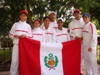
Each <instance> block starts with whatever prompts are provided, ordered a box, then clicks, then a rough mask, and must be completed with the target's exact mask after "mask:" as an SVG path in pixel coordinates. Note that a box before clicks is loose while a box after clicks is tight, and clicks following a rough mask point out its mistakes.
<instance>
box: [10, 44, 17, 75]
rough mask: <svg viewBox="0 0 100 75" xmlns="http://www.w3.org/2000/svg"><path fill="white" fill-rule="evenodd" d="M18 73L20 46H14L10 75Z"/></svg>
mask: <svg viewBox="0 0 100 75" xmlns="http://www.w3.org/2000/svg"><path fill="white" fill-rule="evenodd" d="M17 71H18V44H15V45H14V46H13V50H12V60H11V67H10V75H17Z"/></svg>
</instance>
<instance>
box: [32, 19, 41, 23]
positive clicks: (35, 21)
mask: <svg viewBox="0 0 100 75" xmlns="http://www.w3.org/2000/svg"><path fill="white" fill-rule="evenodd" d="M36 21H38V22H39V23H41V21H40V19H35V20H34V21H33V23H34V22H36Z"/></svg>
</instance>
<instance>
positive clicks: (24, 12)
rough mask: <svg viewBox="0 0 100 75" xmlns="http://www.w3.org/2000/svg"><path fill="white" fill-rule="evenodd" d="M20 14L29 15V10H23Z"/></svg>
mask: <svg viewBox="0 0 100 75" xmlns="http://www.w3.org/2000/svg"><path fill="white" fill-rule="evenodd" d="M20 14H26V15H28V11H27V10H21V11H20Z"/></svg>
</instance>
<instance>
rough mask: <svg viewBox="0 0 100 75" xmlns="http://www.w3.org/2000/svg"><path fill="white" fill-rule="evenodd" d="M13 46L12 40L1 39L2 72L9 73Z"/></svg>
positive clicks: (99, 48) (99, 60)
mask: <svg viewBox="0 0 100 75" xmlns="http://www.w3.org/2000/svg"><path fill="white" fill-rule="evenodd" d="M12 45H13V44H12V40H11V39H10V38H8V37H3V38H0V71H9V69H10V64H11V53H12ZM97 62H98V64H99V65H100V38H99V39H98V46H97Z"/></svg>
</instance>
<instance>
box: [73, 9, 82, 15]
mask: <svg viewBox="0 0 100 75" xmlns="http://www.w3.org/2000/svg"><path fill="white" fill-rule="evenodd" d="M76 12H77V13H81V12H80V10H79V9H75V10H74V12H73V14H74V13H76Z"/></svg>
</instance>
